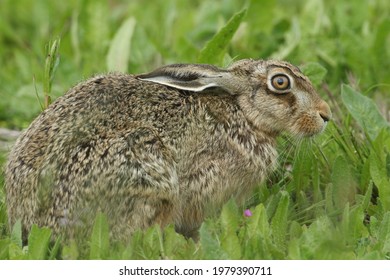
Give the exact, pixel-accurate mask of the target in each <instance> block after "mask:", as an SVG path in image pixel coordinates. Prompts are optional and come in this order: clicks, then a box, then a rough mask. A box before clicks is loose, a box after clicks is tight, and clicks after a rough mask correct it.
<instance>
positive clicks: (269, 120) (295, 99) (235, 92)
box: [137, 59, 331, 136]
mask: <svg viewBox="0 0 390 280" xmlns="http://www.w3.org/2000/svg"><path fill="white" fill-rule="evenodd" d="M137 78H138V79H141V80H147V81H151V82H155V83H159V84H163V85H167V86H170V87H173V88H177V89H181V90H187V91H193V92H203V91H207V92H209V93H210V92H211V93H212V92H215V94H216V95H217V94H220V93H221V90H222V91H224V92H226V93H227V94H230V95H232V96H235V97H236V100H237V104H238V106H239V107H240V108H241V109H242V111H243V113H244V114H245V116H246V118H247V119H248V121H250V122H251V123H252V124H253V125H255V126H256V127H258V128H260V129H263V130H266V131H267V132H269V133H271V134H278V133H280V132H282V131H287V132H290V133H292V134H293V135H297V136H312V135H315V134H317V133H320V132H321V131H323V129H324V128H325V126H326V124H327V122H328V121H329V120H330V118H331V111H330V108H329V106H328V104H327V103H326V102H325V101H323V100H322V99H321V98H320V97H319V95H318V94H317V92H316V90H315V89H314V88H313V86H312V84H311V82H310V81H309V79H308V78H307V77H306V76H304V75H303V74H302V73H301V71H300V70H299V69H298V68H297V67H296V66H293V65H291V64H289V63H287V62H283V61H276V60H251V59H245V60H240V61H237V62H236V63H234V64H233V65H231V66H230V67H229V68H228V69H226V70H225V69H219V68H217V67H214V66H211V65H201V64H174V65H168V66H165V67H162V68H159V69H157V70H155V71H153V72H151V73H149V74H143V75H139V76H137Z"/></svg>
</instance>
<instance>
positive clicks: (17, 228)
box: [11, 219, 23, 248]
mask: <svg viewBox="0 0 390 280" xmlns="http://www.w3.org/2000/svg"><path fill="white" fill-rule="evenodd" d="M11 240H12V242H14V243H15V244H16V245H18V246H19V247H20V248H22V246H23V242H22V222H21V221H20V219H19V220H17V221H16V223H15V224H14V226H13V227H12V232H11Z"/></svg>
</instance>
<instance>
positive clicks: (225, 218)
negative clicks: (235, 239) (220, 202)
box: [221, 199, 240, 232]
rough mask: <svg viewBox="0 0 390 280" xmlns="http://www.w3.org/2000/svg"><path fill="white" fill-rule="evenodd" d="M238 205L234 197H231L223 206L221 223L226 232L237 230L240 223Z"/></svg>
mask: <svg viewBox="0 0 390 280" xmlns="http://www.w3.org/2000/svg"><path fill="white" fill-rule="evenodd" d="M239 219H240V217H239V215H238V207H237V205H236V203H235V202H234V200H233V199H230V200H229V201H228V202H227V203H226V204H225V205H224V206H223V208H222V211H221V223H222V228H223V230H224V231H225V232H235V231H237V229H238V224H239Z"/></svg>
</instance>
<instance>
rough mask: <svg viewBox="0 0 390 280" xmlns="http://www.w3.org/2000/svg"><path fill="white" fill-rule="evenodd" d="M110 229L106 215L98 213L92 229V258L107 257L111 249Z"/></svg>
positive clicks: (90, 255)
mask: <svg viewBox="0 0 390 280" xmlns="http://www.w3.org/2000/svg"><path fill="white" fill-rule="evenodd" d="M109 242H110V241H109V229H108V222H107V218H106V215H104V214H103V213H98V214H97V215H96V220H95V224H94V226H93V230H92V236H91V245H90V248H91V249H90V254H89V258H90V259H95V260H96V259H105V258H106V257H107V256H108V251H109Z"/></svg>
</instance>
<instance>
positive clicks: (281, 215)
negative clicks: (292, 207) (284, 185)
mask: <svg viewBox="0 0 390 280" xmlns="http://www.w3.org/2000/svg"><path fill="white" fill-rule="evenodd" d="M289 203H290V197H289V194H288V193H287V192H286V191H282V192H281V197H280V201H279V205H278V208H277V209H276V212H275V215H274V216H273V218H272V221H271V230H272V236H273V240H274V242H275V244H276V245H277V246H278V248H279V249H284V247H285V245H286V233H287V216H288V207H289Z"/></svg>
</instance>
